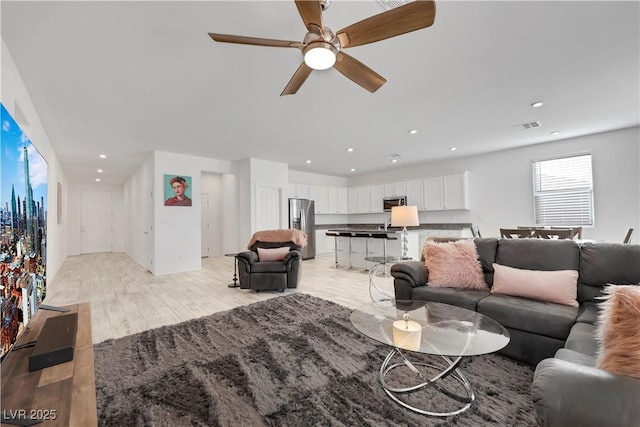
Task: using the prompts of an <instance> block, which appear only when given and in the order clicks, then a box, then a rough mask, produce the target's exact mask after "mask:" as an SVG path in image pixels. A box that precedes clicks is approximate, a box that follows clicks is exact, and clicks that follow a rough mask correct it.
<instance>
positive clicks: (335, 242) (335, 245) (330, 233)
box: [324, 231, 340, 268]
mask: <svg viewBox="0 0 640 427" xmlns="http://www.w3.org/2000/svg"><path fill="white" fill-rule="evenodd" d="M324 234H325V236H329V237H333V254H334V257H335V264H334V265H333V268H338V237H339V235H340V233H336V232H335V231H327V232H325V233H324Z"/></svg>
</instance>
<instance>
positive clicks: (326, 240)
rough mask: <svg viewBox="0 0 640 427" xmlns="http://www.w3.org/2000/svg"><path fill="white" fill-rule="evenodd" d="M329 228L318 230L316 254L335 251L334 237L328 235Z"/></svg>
mask: <svg viewBox="0 0 640 427" xmlns="http://www.w3.org/2000/svg"><path fill="white" fill-rule="evenodd" d="M326 232H327V230H316V233H315V234H316V255H326V254H333V253H334V237H332V236H327V235H326Z"/></svg>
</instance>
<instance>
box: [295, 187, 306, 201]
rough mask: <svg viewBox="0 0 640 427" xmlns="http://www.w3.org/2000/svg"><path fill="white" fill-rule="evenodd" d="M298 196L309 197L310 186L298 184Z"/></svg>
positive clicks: (300, 197) (301, 197) (299, 197)
mask: <svg viewBox="0 0 640 427" xmlns="http://www.w3.org/2000/svg"><path fill="white" fill-rule="evenodd" d="M296 198H298V199H308V198H309V186H308V185H307V184H296Z"/></svg>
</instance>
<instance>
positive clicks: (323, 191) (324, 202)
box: [309, 185, 330, 214]
mask: <svg viewBox="0 0 640 427" xmlns="http://www.w3.org/2000/svg"><path fill="white" fill-rule="evenodd" d="M309 199H310V200H313V201H315V208H316V213H317V214H327V213H330V211H329V188H327V187H323V186H319V185H310V186H309Z"/></svg>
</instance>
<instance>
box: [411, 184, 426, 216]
mask: <svg viewBox="0 0 640 427" xmlns="http://www.w3.org/2000/svg"><path fill="white" fill-rule="evenodd" d="M423 199H424V180H422V179H417V180H413V181H407V205H409V206H417V207H418V210H419V211H421V210H424V202H423Z"/></svg>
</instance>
